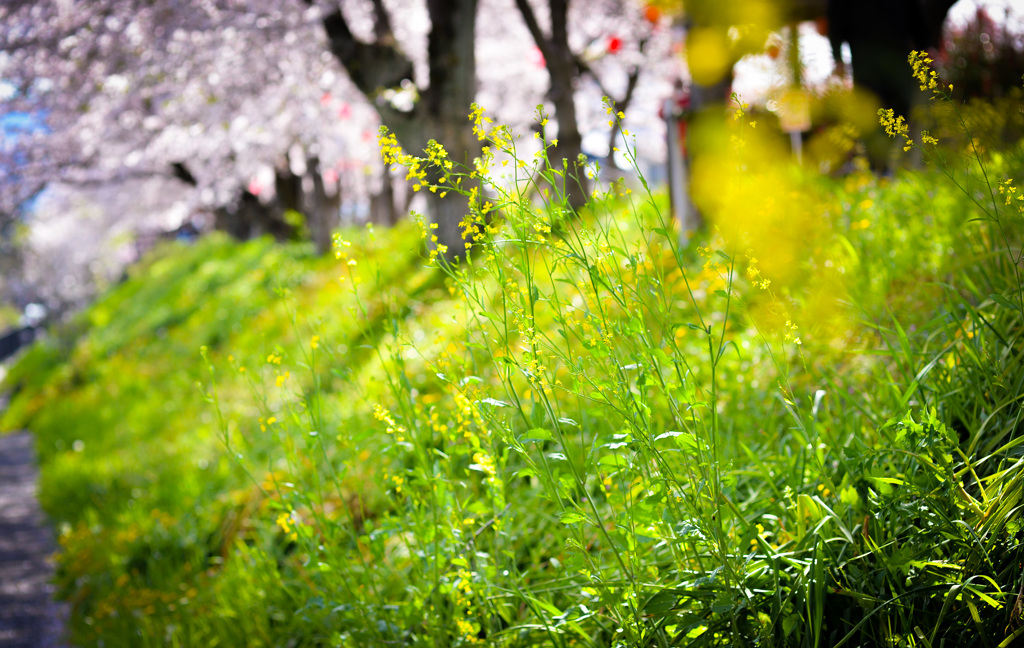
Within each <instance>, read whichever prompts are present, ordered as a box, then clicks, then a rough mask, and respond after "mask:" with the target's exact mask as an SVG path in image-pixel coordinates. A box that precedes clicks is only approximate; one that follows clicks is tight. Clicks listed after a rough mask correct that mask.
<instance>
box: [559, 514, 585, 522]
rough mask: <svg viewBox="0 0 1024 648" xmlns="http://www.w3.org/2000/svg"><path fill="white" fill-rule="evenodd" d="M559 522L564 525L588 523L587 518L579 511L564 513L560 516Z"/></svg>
mask: <svg viewBox="0 0 1024 648" xmlns="http://www.w3.org/2000/svg"><path fill="white" fill-rule="evenodd" d="M558 520H559V521H560V522H561V523H562V524H579V523H580V522H586V521H587V516H586V515H583V514H582V513H580V512H579V511H562V514H561V515H560V516H558Z"/></svg>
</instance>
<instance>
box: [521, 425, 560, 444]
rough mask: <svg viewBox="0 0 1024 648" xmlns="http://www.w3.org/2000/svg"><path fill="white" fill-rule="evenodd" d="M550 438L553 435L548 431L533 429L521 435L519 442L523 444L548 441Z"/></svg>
mask: <svg viewBox="0 0 1024 648" xmlns="http://www.w3.org/2000/svg"><path fill="white" fill-rule="evenodd" d="M552 438H553V435H552V434H551V431H550V430H545V429H544V428H533V429H532V430H529V431H527V432H525V433H523V435H522V436H521V437H519V440H520V441H521V442H523V443H525V442H527V441H550V440H551V439H552Z"/></svg>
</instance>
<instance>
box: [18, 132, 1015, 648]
mask: <svg viewBox="0 0 1024 648" xmlns="http://www.w3.org/2000/svg"><path fill="white" fill-rule="evenodd" d="M743 124H744V118H743V115H742V114H740V115H738V118H737V119H736V120H735V122H733V124H732V125H731V126H729V127H728V128H727V130H725V131H723V134H722V136H723V138H725V139H724V140H723V141H724V142H727V141H729V138H732V141H734V142H735V141H741V142H743V143H744V147H743V148H742V150H735V149H731V148H730V147H729V146H728V145H723V146H722V150H723V151H726V152H727V153H728V154H729V155H730V156H734V157H723V158H722V159H720V160H712V161H710V162H708V163H707V164H708V166H706V167H697V168H695V169H694V173H695V176H698V177H699V176H700V174H702V173H703V174H720V175H719V176H715V177H717V178H718V179H719V180H720V183H721V184H720V186H721V187H723V189H722V190H721V191H719V192H717V193H716V194H715V195H709V196H704V197H699V196H698V199H699V200H700V201H701V204H702V206H703V207H704V208H705V210H706V214H707V216H708V218H709V220H710V221H711V223H712V225H713V227H711V228H709V229H707V230H705V231H700V232H696V233H694V240H693V242H692V243H691V244H690V245H689V246H688V247H686V248H680V247H679V243H678V241H679V239H678V233H677V232H676V231H675V230H674V228H673V226H672V224H671V223H670V222H669V221H667V219H666V217H665V216H664V213H665V209H664V207H665V206H664V205H663V204H662V203H661V201H659V200H658V199H656V198H653V197H651V196H649V195H647V194H646V192H644V191H643V188H642V187H639V186H637V187H627V186H626V185H625V184H621V183H620V184H614V185H612V186H611V187H607V188H606V189H607V191H605V192H604V193H602V194H600V195H598V196H596V197H595V200H594V202H593V204H592V206H591V208H590V211H589V212H588V213H586V214H583V215H582V216H581V217H580V218H578V219H567V218H566V217H565V216H564V213H563V212H562V211H560V209H559V205H560V201H559V200H558V195H557V189H552V187H557V186H558V178H557V177H555V172H554V171H552V170H550V169H547V168H546V167H545V166H544V164H543V157H541V158H540V159H541V163H540V166H539V168H538V169H539V170H537V171H536V172H537V173H540V174H541V175H540V176H539V177H541V178H544V177H545V174H547V176H546V177H547V179H548V180H551V181H552V182H551V183H550V184H545V183H544V182H536V180H535V179H536V178H537V177H538V176H536V175H531V174H527V173H526V172H522V174H521V175H519V176H518V180H522V182H516V180H517V178H515V177H506V178H505V179H500V177H499V176H500V174H502V173H506V174H520V171H519V170H517V169H520V165H518V160H519V159H520V158H521V157H522V156H523V155H525V154H524V153H522V151H521V149H520V148H517V147H520V146H521V144H520V143H519V140H517V139H516V138H515V137H514V136H513V135H512V134H511V133H508V132H507V131H506V130H503V129H495V130H490V131H486V133H485V132H484V130H483V129H484V127H485V122H484V121H483V120H481V124H480V126H481V129H482V130H481V133H482V134H485V135H486V137H487V138H488V140H489V142H490V144H491V146H492V148H493V151H494V153H493V157H485V159H483V160H481V161H480V163H479V165H478V167H477V168H476V169H464V170H458V169H454V170H451V174H450V176H448V177H446V178H445V180H444V181H443V183H442V186H439V187H437V188H436V190H441V191H445V190H450V191H458V190H463V189H465V190H466V191H470V189H468V187H469V186H470V185H471V183H481V182H482V183H484V184H485V185H487V183H488V182H489V179H490V180H494V182H493V184H491V185H489V186H488V192H486V194H485V195H489V196H491V198H490V201H489V202H488V201H485V200H484V199H483V198H474V199H473V200H472V201H471V204H472V205H473V206H474V213H473V214H472V215H471V217H470V218H467V221H466V223H465V227H466V229H467V231H468V232H469V233H470V235H471V236H478V237H479V238H478V239H477V243H475V244H474V245H473V247H472V249H471V255H472V258H473V261H472V262H471V263H465V264H462V265H461V266H458V267H450V266H446V265H445V264H444V262H443V261H441V262H439V261H438V260H437V259H434V260H433V261H431V260H430V259H429V257H430V256H436V255H429V254H424V253H423V251H422V249H423V248H422V247H421V246H422V242H421V236H423V237H428V236H429V229H426V230H425V231H424V232H423V233H421V232H420V231H419V230H418V229H417V228H416V227H414V226H413V225H407V226H403V227H401V228H399V229H397V230H393V231H387V232H376V233H374V232H372V231H368V230H367V231H362V230H361V231H354V232H343V233H342V234H341V235H340V236H339V239H338V241H337V247H336V249H337V251H338V254H337V256H336V258H334V259H330V260H320V259H316V258H313V257H312V256H311V255H310V252H309V250H308V249H307V248H306V247H303V246H300V245H293V246H284V247H282V246H276V245H273V244H271V243H270V242H267V241H255V242H251V243H248V244H244V245H239V244H235V243H231V242H229V241H227V240H225V239H223V238H219V237H209V238H207V239H204V240H203V241H201V242H199V243H198V244H196V245H194V246H192V247H187V246H182V245H171V246H167V247H164V248H162V249H161V250H160V251H159V252H158V253H157V254H156V255H155V256H153V257H151V258H149V259H147V261H146V262H145V263H144V264H142V265H140V266H139V267H137V268H135V269H134V271H133V272H132V274H131V277H130V278H129V279H128V280H127V281H126V282H124V283H123V284H121V285H120V286H118V287H116V288H115V289H113V290H112V291H111V292H110V293H109V294H108V295H107V296H106V297H105V298H104V299H102V300H100V301H99V302H98V303H97V304H96V305H94V306H93V307H92V308H90V309H89V310H87V311H86V312H84V313H83V314H82V315H81V316H80V317H79V318H77V319H76V320H75V321H74V322H72V323H71V324H69V325H67V326H66V327H64V328H63V329H61V330H56V331H53V332H52V333H51V335H50V336H49V338H48V339H47V340H45V341H44V342H42V343H40V344H38V345H36V346H35V347H34V348H33V349H32V350H31V351H29V352H28V353H27V354H26V355H25V356H24V357H23V358H22V359H21V361H20V362H19V363H18V364H17V365H16V366H15V367H14V368H13V369H12V370H11V372H10V375H9V376H8V378H7V381H6V385H7V386H8V388H12V389H14V390H16V391H15V394H14V397H13V399H12V402H11V407H10V409H9V410H8V411H7V412H6V414H5V415H4V419H3V421H2V427H3V428H5V429H7V428H16V427H28V428H29V429H31V430H33V431H34V432H35V434H36V435H37V439H38V447H39V451H40V457H41V461H42V468H43V483H42V489H41V497H42V500H43V505H44V506H45V508H46V509H47V511H48V512H49V513H50V515H51V516H52V517H53V519H54V520H55V521H56V523H57V524H58V527H59V531H60V542H61V548H62V549H61V553H60V555H59V558H58V560H59V574H58V584H59V586H60V592H61V594H62V595H63V596H64V597H65V598H67V599H68V600H69V601H71V603H72V605H73V610H74V614H73V619H72V625H71V630H72V633H73V638H74V640H75V641H76V642H77V643H79V644H81V645H104V646H115V645H125V646H140V645H142V646H148V645H161V646H163V645H182V646H193V645H225V646H240V645H251V646H260V645H267V646H278V645H289V646H340V645H353V646H371V645H372V646H387V645H410V646H412V645H419V646H445V645H450V646H457V645H471V644H484V645H502V646H532V645H550V646H689V645H694V646H697V645H729V646H738V645H759V646H760V645H779V646H838V645H850V646H876V645H886V646H918V645H920V646H940V645H960V646H966V645H978V646H1008V645H1011V644H1012V643H1013V642H1014V641H1015V640H1016V638H1017V637H1019V636H1020V634H1022V632H1024V631H1022V630H1021V628H1024V625H1022V615H1021V607H1020V602H1019V598H1018V597H1019V592H1021V591H1024V590H1022V588H1024V581H1022V574H1021V571H1020V567H1019V564H1020V561H1021V560H1022V558H1024V554H1022V549H1021V546H1020V538H1021V523H1020V520H1019V515H1018V512H1019V508H1020V506H1021V497H1022V495H1024V466H1022V465H1021V462H1020V460H1019V459H1020V455H1021V451H1020V449H1019V446H1020V443H1021V437H1020V434H1019V429H1020V418H1021V398H1022V394H1024V390H1022V382H1024V370H1022V358H1021V354H1022V339H1021V335H1022V331H1024V327H1022V321H1021V319H1022V313H1024V310H1022V293H1021V286H1022V282H1021V280H1020V277H1019V268H1020V254H1021V251H1020V241H1021V237H1020V233H1021V227H1020V217H1021V214H1020V211H1019V209H1018V206H1017V202H1016V200H1017V199H1016V193H1015V192H1016V191H1017V190H1016V189H1015V188H1014V187H1015V186H1016V184H1015V183H1016V180H1015V179H1014V178H1013V176H1012V174H1011V173H1010V171H1011V170H1012V169H1014V168H1016V166H1015V165H1014V164H1013V162H1012V161H1013V160H1019V159H1020V157H1021V156H1020V151H1019V150H1018V149H1011V151H1010V152H1009V153H1007V154H1005V155H1004V156H999V155H989V156H985V157H981V156H975V158H974V160H973V162H972V161H970V160H969V161H968V163H967V166H966V167H959V166H956V165H951V164H948V163H945V164H944V165H940V166H939V167H938V168H939V169H946V170H949V169H952V170H953V171H952V173H953V176H952V180H950V178H945V177H943V176H942V175H941V174H938V173H934V172H932V171H925V172H917V173H906V174H903V175H900V176H899V177H897V178H895V179H890V180H879V179H877V178H875V177H874V176H871V175H869V174H866V173H855V174H852V175H849V176H846V177H844V178H841V179H831V178H821V177H815V176H808V175H805V174H802V173H799V172H798V171H796V170H794V169H792V168H790V167H788V166H785V165H780V164H778V163H776V161H775V160H777V158H773V157H772V155H771V149H770V147H771V144H770V142H767V141H762V140H760V139H759V138H758V135H757V132H756V131H755V130H751V129H750V128H749V127H743ZM929 152H930V153H934V154H936V155H938V154H939V153H940V152H941V151H940V149H938V148H932V149H928V150H927V151H926V153H929ZM967 152H968V153H970V151H969V150H968V151H967ZM391 154H392V155H393V156H394V157H393V161H394V162H395V163H396V164H405V165H407V166H410V167H411V168H412V170H413V171H414V172H417V173H418V172H419V171H420V170H421V168H422V167H421V165H425V164H428V163H429V162H428V161H427V160H417V159H414V158H410V157H406V156H405V155H404V154H402V153H400V152H397V151H391ZM503 160H508V161H510V164H508V165H503V164H502V162H503ZM737 160H738V161H737ZM432 161H433V162H434V163H439V164H441V165H442V166H443V165H444V161H445V156H444V152H443V150H442V151H438V150H437V149H434V150H433V153H432ZM979 161H983V162H984V166H979V164H978V163H979ZM940 162H941V160H940ZM530 164H531V165H532V164H533V163H532V162H530ZM488 166H490V170H489V171H488V170H487V169H486V168H485V167H488ZM523 166H529V165H527V164H524V165H523ZM929 168H933V167H929ZM503 169H508V171H503ZM983 173H984V174H987V175H982V174H983ZM706 177H711V176H706ZM531 178H532V179H533V180H531ZM1007 181H1008V184H1007ZM530 182H536V184H535V185H530ZM958 185H959V186H958ZM1011 189H1013V190H1012V191H1011ZM528 190H529V191H531V192H533V193H532V194H531V195H533V196H535V197H536V198H537V199H536V200H532V201H531V200H530V199H529V198H528V197H527V191H528ZM492 203H493V204H492Z"/></svg>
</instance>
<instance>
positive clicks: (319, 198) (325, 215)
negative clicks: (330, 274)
mask: <svg viewBox="0 0 1024 648" xmlns="http://www.w3.org/2000/svg"><path fill="white" fill-rule="evenodd" d="M309 172H310V174H311V175H312V176H313V201H312V202H313V204H312V205H307V209H308V213H307V215H306V222H307V223H308V224H309V233H310V235H311V236H312V238H313V245H314V246H316V253H317V254H319V255H320V256H324V255H326V254H328V253H329V252H330V251H331V248H332V246H333V241H332V240H331V233H332V232H333V230H334V228H335V227H337V226H338V224H339V223H340V220H341V211H340V210H341V182H340V181H336V182H335V183H334V186H333V187H328V186H327V185H326V184H325V183H324V178H323V175H321V173H320V160H319V159H317V158H316V157H313V158H310V160H309Z"/></svg>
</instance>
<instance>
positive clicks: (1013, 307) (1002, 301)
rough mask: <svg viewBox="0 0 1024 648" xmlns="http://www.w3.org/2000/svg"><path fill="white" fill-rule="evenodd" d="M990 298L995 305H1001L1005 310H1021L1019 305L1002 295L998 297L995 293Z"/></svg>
mask: <svg viewBox="0 0 1024 648" xmlns="http://www.w3.org/2000/svg"><path fill="white" fill-rule="evenodd" d="M988 298H989V299H991V300H992V301H994V302H995V303H997V304H999V305H1000V306H1002V307H1003V308H1009V309H1010V310H1012V311H1019V310H1020V308H1019V307H1018V306H1017V304H1014V303H1013V302H1012V301H1010V300H1009V299H1007V298H1006V297H1003V296H1002V295H996V294H995V293H993V294H991V295H989V296H988Z"/></svg>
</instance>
